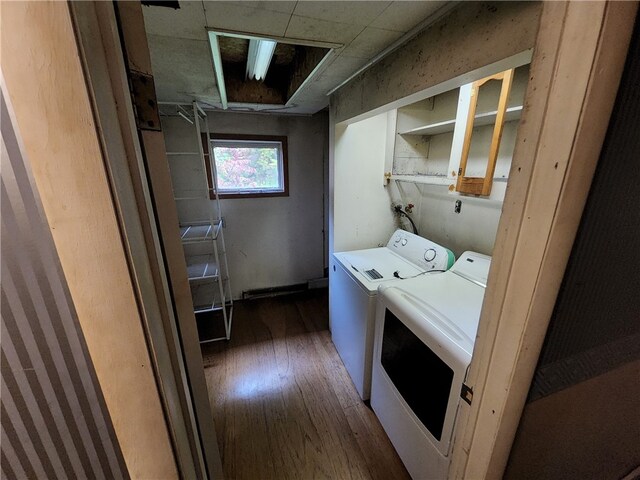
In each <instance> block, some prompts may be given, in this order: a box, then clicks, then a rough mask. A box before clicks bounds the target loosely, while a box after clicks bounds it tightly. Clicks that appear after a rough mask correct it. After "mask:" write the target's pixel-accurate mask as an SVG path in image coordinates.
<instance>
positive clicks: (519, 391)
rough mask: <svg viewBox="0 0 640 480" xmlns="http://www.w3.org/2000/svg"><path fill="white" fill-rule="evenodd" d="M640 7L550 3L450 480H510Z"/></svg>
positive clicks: (535, 58) (534, 62) (536, 53)
mask: <svg viewBox="0 0 640 480" xmlns="http://www.w3.org/2000/svg"><path fill="white" fill-rule="evenodd" d="M636 11H637V3H636V2H606V3H605V2H585V3H581V2H545V3H544V5H543V11H542V16H541V20H540V29H539V32H538V37H537V41H536V45H535V48H534V56H533V60H532V65H531V72H530V81H529V85H528V88H527V95H526V99H525V106H526V108H525V111H524V115H523V117H522V120H521V124H520V128H519V131H518V138H517V143H516V149H515V152H514V156H513V162H512V166H511V173H510V176H509V186H508V189H507V193H506V196H505V200H504V205H503V213H502V217H501V219H500V224H499V226H498V234H497V237H496V244H495V248H494V253H493V262H492V266H491V272H490V276H489V284H488V286H487V290H486V296H485V302H484V305H483V309H482V315H481V319H480V325H479V330H478V338H477V341H476V349H475V352H474V356H473V360H472V362H471V366H470V370H469V375H468V378H467V384H468V385H469V386H471V387H472V388H473V401H472V404H471V406H468V405H467V404H466V403H464V402H462V403H461V407H460V410H459V418H458V423H457V426H456V431H455V434H454V447H453V452H452V465H451V469H450V472H449V478H473V479H477V478H478V479H479V478H501V477H502V475H503V473H504V469H505V467H506V464H507V461H508V457H509V452H510V449H511V445H512V443H513V440H514V438H515V434H516V431H517V428H518V423H519V421H520V417H521V415H522V410H523V408H524V404H525V401H526V398H527V394H528V391H529V387H530V384H531V380H532V378H533V373H534V371H535V367H536V364H537V361H538V357H539V354H540V350H541V347H542V343H543V341H544V337H545V334H546V330H547V327H548V323H549V319H550V317H551V313H552V311H553V307H554V304H555V300H556V296H557V293H558V290H559V288H560V284H561V281H562V277H563V275H564V270H565V267H566V264H567V261H568V259H569V255H570V253H571V248H572V246H573V241H574V239H575V235H576V232H577V229H578V225H579V222H580V218H581V216H582V211H583V209H584V205H585V202H586V198H587V195H588V192H589V188H590V185H591V180H592V178H593V174H594V171H595V167H596V163H597V161H598V157H599V153H600V149H601V147H602V143H603V141H604V137H605V134H606V130H607V126H608V120H609V117H610V115H611V111H612V109H613V104H614V102H615V97H616V92H617V87H618V84H619V81H620V78H621V75H622V70H623V67H624V62H625V57H626V53H627V49H628V46H629V41H630V38H631V34H632V31H633V25H634V20H635V16H636Z"/></svg>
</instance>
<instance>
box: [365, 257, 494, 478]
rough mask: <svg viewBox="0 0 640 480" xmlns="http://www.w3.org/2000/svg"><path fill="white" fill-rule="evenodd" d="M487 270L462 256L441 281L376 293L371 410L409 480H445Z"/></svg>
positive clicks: (486, 262) (484, 260) (482, 262)
mask: <svg viewBox="0 0 640 480" xmlns="http://www.w3.org/2000/svg"><path fill="white" fill-rule="evenodd" d="M490 264H491V257H487V256H486V255H481V254H479V253H473V252H465V253H463V254H462V256H461V257H460V258H459V259H458V261H457V262H456V263H455V265H453V267H452V268H451V269H450V270H449V271H447V272H445V273H443V274H441V275H427V276H424V277H419V278H415V279H413V280H407V281H406V282H402V283H395V284H390V285H388V286H382V287H381V288H380V291H379V295H378V307H377V315H376V329H375V346H374V358H373V374H372V386H371V407H372V408H373V411H374V412H375V414H376V415H377V417H378V419H379V420H380V423H381V424H382V426H383V427H384V430H385V431H386V432H387V435H388V436H389V439H390V440H391V443H392V444H393V446H394V447H395V449H396V451H397V452H398V455H399V456H400V458H401V459H402V462H403V463H404V465H405V467H406V468H407V471H408V472H409V474H410V475H411V477H412V478H413V479H414V480H418V479H421V480H422V479H441V478H447V473H448V469H449V463H450V457H449V453H450V447H451V438H452V435H453V429H454V426H455V420H456V416H457V412H458V405H459V403H460V395H461V390H462V384H463V382H464V380H465V376H466V374H467V369H468V367H469V363H470V362H471V355H472V353H473V346H474V343H475V338H476V331H477V329H478V320H479V319H480V311H481V309H482V302H483V299H484V291H485V287H486V283H487V276H488V274H489V267H490Z"/></svg>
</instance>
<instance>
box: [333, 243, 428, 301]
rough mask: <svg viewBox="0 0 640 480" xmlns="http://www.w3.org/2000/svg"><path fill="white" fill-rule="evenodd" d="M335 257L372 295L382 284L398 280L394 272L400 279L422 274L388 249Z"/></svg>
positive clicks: (339, 254)
mask: <svg viewBox="0 0 640 480" xmlns="http://www.w3.org/2000/svg"><path fill="white" fill-rule="evenodd" d="M334 256H335V258H336V259H337V260H338V261H339V262H340V263H341V264H342V265H343V266H344V267H345V270H347V271H348V272H349V273H350V274H351V276H352V277H354V278H355V279H356V280H357V281H358V282H359V283H360V284H361V285H362V286H363V287H364V288H366V289H367V290H368V291H369V294H370V295H372V294H376V292H377V290H378V286H379V285H380V284H381V283H383V282H389V281H392V280H398V278H396V277H394V275H393V274H394V272H398V275H399V276H400V277H412V276H414V275H418V274H420V273H421V272H422V270H420V269H419V268H417V267H416V266H415V265H413V264H412V263H410V262H408V261H407V260H405V259H404V258H402V257H401V256H400V255H398V254H396V253H394V252H392V251H391V250H390V249H389V248H387V247H380V248H369V249H366V250H354V251H352V252H342V253H336V254H334Z"/></svg>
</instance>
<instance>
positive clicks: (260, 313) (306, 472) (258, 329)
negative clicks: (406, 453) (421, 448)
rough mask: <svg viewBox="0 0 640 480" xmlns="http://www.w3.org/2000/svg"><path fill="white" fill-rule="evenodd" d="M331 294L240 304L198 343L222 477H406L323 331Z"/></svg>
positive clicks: (239, 479) (231, 479)
mask: <svg viewBox="0 0 640 480" xmlns="http://www.w3.org/2000/svg"><path fill="white" fill-rule="evenodd" d="M327 303H328V302H327V292H326V291H324V290H319V291H318V290H315V291H310V292H306V293H301V294H295V295H289V296H286V297H276V298H268V299H261V300H250V301H244V302H238V303H237V304H236V306H235V312H234V321H233V331H232V335H231V340H230V341H229V342H228V343H227V342H218V343H215V344H211V345H208V346H205V347H204V350H203V354H204V360H205V375H206V378H207V384H208V389H209V395H210V400H211V403H212V405H213V410H214V418H215V423H216V430H217V432H216V433H217V437H218V444H219V446H220V453H221V455H222V463H223V468H224V473H225V478H226V479H227V480H243V479H247V480H256V479H321V478H327V479H380V480H390V479H408V478H409V475H408V474H407V471H406V470H405V468H404V466H403V465H402V463H401V461H400V459H399V458H398V456H397V454H396V452H395V451H394V449H393V447H392V445H391V443H390V442H389V440H388V439H387V437H386V435H385V433H384V431H383V429H382V427H381V426H380V423H379V422H378V420H377V418H376V417H375V415H374V413H373V412H372V411H371V410H370V409H369V408H368V407H367V406H366V405H365V404H364V403H363V402H362V401H361V400H360V398H359V397H358V393H357V392H356V390H355V387H354V386H353V384H352V383H351V380H350V378H349V375H348V374H347V372H346V370H345V368H344V366H343V364H342V362H341V361H340V358H339V356H338V353H337V352H336V350H335V347H334V346H333V343H332V342H331V334H330V333H329V330H328V305H327Z"/></svg>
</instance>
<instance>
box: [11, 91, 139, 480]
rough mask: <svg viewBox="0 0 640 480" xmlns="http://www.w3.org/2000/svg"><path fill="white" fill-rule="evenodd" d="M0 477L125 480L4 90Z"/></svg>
mask: <svg viewBox="0 0 640 480" xmlns="http://www.w3.org/2000/svg"><path fill="white" fill-rule="evenodd" d="M1 124H2V186H1V188H2V201H1V204H2V304H1V308H2V358H1V361H0V362H1V363H0V364H1V369H0V370H1V373H2V390H1V392H2V393H1V396H0V398H1V402H0V403H1V411H0V421H1V424H2V436H1V442H0V452H1V455H2V457H1V462H0V464H1V468H2V478H95V479H118V478H128V476H129V474H128V472H127V470H126V467H125V465H124V461H123V458H122V454H121V452H120V447H119V445H118V443H117V440H116V438H115V434H114V431H113V426H112V424H111V419H110V417H109V413H108V412H107V409H106V406H105V403H104V399H103V397H102V392H101V390H100V387H99V385H98V382H97V380H96V376H95V371H94V368H93V364H92V363H91V360H90V358H89V355H88V352H87V349H86V344H85V341H84V337H83V335H82V332H81V330H80V327H79V325H78V321H77V318H76V312H75V309H74V306H73V303H72V301H71V298H70V295H69V291H68V287H67V283H66V280H65V278H64V276H63V274H62V269H61V267H60V264H59V259H58V256H57V252H56V250H55V247H54V245H53V239H52V238H51V235H50V232H49V227H48V224H47V222H46V220H45V218H44V214H43V212H42V207H41V204H40V199H39V196H38V193H37V191H36V189H35V185H34V183H33V179H32V178H31V174H30V169H29V165H28V164H27V163H26V161H25V159H24V158H23V156H22V152H21V149H20V145H19V141H18V139H17V135H16V132H15V130H14V128H15V126H14V124H12V122H11V119H10V117H9V114H8V110H7V105H6V104H5V97H4V94H3V95H2V120H1Z"/></svg>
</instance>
